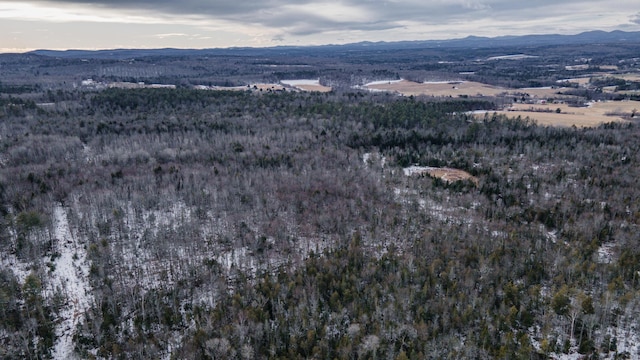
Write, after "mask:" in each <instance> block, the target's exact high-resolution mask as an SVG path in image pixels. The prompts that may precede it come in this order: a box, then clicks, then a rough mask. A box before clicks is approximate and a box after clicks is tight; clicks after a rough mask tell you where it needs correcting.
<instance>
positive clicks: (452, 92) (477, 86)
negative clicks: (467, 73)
mask: <svg viewBox="0 0 640 360" xmlns="http://www.w3.org/2000/svg"><path fill="white" fill-rule="evenodd" d="M365 88H366V89H369V90H373V91H389V92H397V93H399V94H402V95H405V96H411V95H414V96H418V95H427V96H452V97H454V96H495V95H498V94H502V93H504V92H506V91H507V89H504V88H501V87H496V86H491V85H486V84H482V83H478V82H473V81H442V82H425V83H418V82H414V81H409V80H400V81H388V82H387V81H378V82H375V83H369V84H366V85H365Z"/></svg>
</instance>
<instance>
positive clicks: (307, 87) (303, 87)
mask: <svg viewBox="0 0 640 360" xmlns="http://www.w3.org/2000/svg"><path fill="white" fill-rule="evenodd" d="M295 88H296V89H299V90H302V91H317V92H329V91H331V90H332V89H331V88H330V87H328V86H324V85H319V84H305V85H296V86H295Z"/></svg>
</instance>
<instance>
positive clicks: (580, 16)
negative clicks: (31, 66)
mask: <svg viewBox="0 0 640 360" xmlns="http://www.w3.org/2000/svg"><path fill="white" fill-rule="evenodd" d="M22 3H23V4H36V5H46V6H48V7H54V8H58V7H59V8H61V9H62V8H64V9H66V10H69V9H71V11H70V12H71V13H75V12H76V10H77V11H78V12H79V13H80V12H81V13H82V14H86V13H90V14H96V15H99V16H102V21H105V20H104V19H105V17H109V19H110V20H108V21H105V22H113V23H126V24H124V25H127V26H129V25H131V26H133V24H147V28H148V29H150V28H152V27H153V28H154V30H155V27H156V26H161V25H164V26H165V27H168V26H170V25H171V26H173V27H172V29H171V30H166V29H161V30H158V31H157V33H156V35H148V36H150V37H153V38H154V39H157V40H163V41H164V42H163V43H162V44H167V43H170V44H178V45H181V43H179V40H181V39H187V38H188V37H186V36H184V37H178V36H175V34H178V33H181V34H190V35H192V36H191V37H189V39H192V38H193V39H195V38H196V37H195V36H193V34H201V33H204V34H205V36H204V37H201V38H202V39H203V40H208V39H210V40H211V41H210V42H208V43H205V42H202V43H199V44H198V45H199V46H209V45H215V44H223V45H227V46H228V45H230V44H253V45H258V44H269V42H271V43H275V42H277V43H281V42H282V43H287V42H289V43H290V42H296V43H328V42H333V41H335V40H336V39H340V40H339V41H360V40H373V41H376V40H411V39H429V38H451V37H462V36H466V35H484V36H495V35H517V34H523V33H551V32H560V33H562V32H565V33H567V32H578V31H585V30H594V29H603V30H613V29H614V28H618V29H620V28H622V27H623V26H625V29H627V30H633V29H636V28H637V25H640V12H639V11H640V4H638V3H637V0H609V1H607V2H604V1H602V0H563V1H561V2H560V1H557V0H535V1H514V0H341V1H335V0H320V1H317V0H315V1H313V0H262V1H246V0H245V1H242V0H235V1H234V0H224V1H221V0H182V1H176V0H25V1H23V2H22ZM3 4H7V6H9V7H10V6H11V5H10V4H16V3H15V0H0V6H1V5H3ZM630 14H636V15H631V16H630ZM121 15H122V16H121ZM136 16H138V17H140V18H144V19H143V20H139V19H138V17H136ZM61 18H62V19H63V20H61V21H64V18H63V17H62V16H61ZM6 19H11V18H4V19H3V20H6ZM148 19H151V20H149V21H148V22H145V21H146V20H148ZM11 20H13V19H11ZM29 20H33V19H32V18H29ZM42 21H43V22H46V21H47V19H46V18H44V17H43V18H42ZM70 21H74V20H70ZM75 21H77V22H82V21H84V20H83V19H77V20H75ZM87 21H88V22H90V21H91V20H90V19H89V20H87ZM137 21H139V22H137ZM149 24H151V25H149ZM620 24H623V25H620ZM78 26H80V25H78ZM86 26H89V25H86ZM92 26H93V25H92ZM94 28H95V27H94ZM172 34H173V36H172ZM34 37H35V36H34ZM126 40H128V39H127V38H125V39H120V41H126ZM140 41H142V40H140ZM170 41H173V42H170ZM154 44H155V43H154ZM174 46H176V45H174ZM196 46H197V45H196Z"/></svg>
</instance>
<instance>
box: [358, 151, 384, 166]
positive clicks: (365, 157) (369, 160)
mask: <svg viewBox="0 0 640 360" xmlns="http://www.w3.org/2000/svg"><path fill="white" fill-rule="evenodd" d="M362 162H364V164H365V165H367V166H368V165H373V164H376V163H379V164H380V167H382V168H384V166H385V165H386V164H387V158H386V157H385V156H384V155H382V154H380V153H364V154H362Z"/></svg>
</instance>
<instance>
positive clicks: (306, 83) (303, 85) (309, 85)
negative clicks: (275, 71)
mask: <svg viewBox="0 0 640 360" xmlns="http://www.w3.org/2000/svg"><path fill="white" fill-rule="evenodd" d="M280 82H281V83H282V84H284V85H288V86H291V87H293V88H296V89H298V90H301V91H317V92H329V91H331V90H332V89H331V87H329V86H324V85H321V84H320V80H319V79H298V80H281V81H280Z"/></svg>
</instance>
